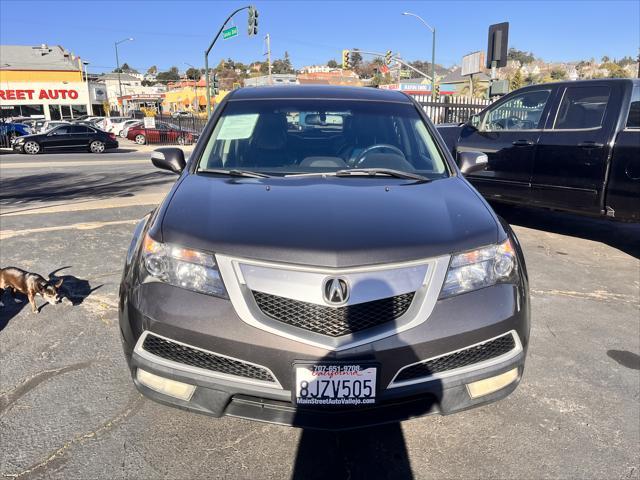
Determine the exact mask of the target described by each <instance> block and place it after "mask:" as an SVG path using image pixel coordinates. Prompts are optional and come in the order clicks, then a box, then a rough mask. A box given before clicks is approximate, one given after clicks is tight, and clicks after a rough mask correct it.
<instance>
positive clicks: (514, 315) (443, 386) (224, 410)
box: [120, 283, 529, 430]
mask: <svg viewBox="0 0 640 480" xmlns="http://www.w3.org/2000/svg"><path fill="white" fill-rule="evenodd" d="M525 290H526V289H525V287H524V286H522V285H519V286H515V285H506V284H504V285H495V286H492V287H488V288H485V289H482V290H478V291H475V292H470V293H467V294H464V295H459V296H457V297H452V298H448V299H445V300H440V301H438V302H437V303H436V306H435V308H434V310H433V312H432V313H431V315H430V316H429V318H428V320H427V321H425V322H424V323H422V324H421V325H419V326H417V327H415V328H412V329H410V330H407V331H405V332H401V333H399V334H397V335H392V336H389V337H386V338H383V339H380V340H376V341H373V342H371V343H368V344H363V345H358V346H355V347H353V348H348V349H346V350H340V351H327V350H325V349H322V348H319V347H316V346H311V345H307V344H303V343H301V342H296V341H294V340H291V339H287V338H284V337H281V336H278V335H275V334H272V333H269V332H265V331H262V330H259V329H256V328H254V327H252V326H250V325H247V324H246V323H245V322H243V321H242V320H241V319H240V318H239V317H238V316H237V314H236V312H235V311H234V309H233V307H232V305H231V302H229V301H227V300H222V299H218V298H214V297H209V296H206V295H200V294H195V293H193V292H188V291H186V290H182V289H179V288H175V287H171V286H168V285H165V284H159V283H155V284H145V285H138V286H137V287H134V288H133V289H132V291H130V292H126V291H125V294H124V295H123V297H122V298H121V310H120V320H121V330H122V335H123V347H124V350H125V354H126V356H127V360H128V363H129V366H130V369H131V374H132V376H133V379H134V383H135V385H136V387H137V388H138V390H139V391H140V392H142V393H143V394H144V395H146V396H148V397H149V398H152V399H154V400H156V401H158V402H159V403H163V404H166V405H171V406H174V407H178V408H182V409H186V410H191V411H196V412H200V413H205V414H209V415H213V416H216V417H220V416H222V415H230V416H236V417H242V418H248V419H253V420H259V421H266V422H271V423H277V424H283V425H293V426H298V427H305V428H319V429H332V430H336V429H348V428H357V427H363V426H369V425H375V424H381V423H387V422H395V421H400V420H405V419H409V418H414V417H418V416H422V415H428V414H433V413H440V414H450V413H454V412H457V411H461V410H466V409H468V408H473V407H477V406H480V405H484V404H486V403H490V402H493V401H496V400H499V399H501V398H504V397H506V396H507V395H509V394H510V393H511V392H512V391H513V390H515V388H516V387H517V385H518V383H519V382H520V379H521V377H522V373H523V369H524V362H525V356H526V349H527V344H528V338H529V304H528V295H527V294H526V291H525ZM185 305H189V307H188V312H186V311H185V308H184V306H185ZM143 312H144V313H143ZM143 332H153V333H154V334H157V335H160V336H163V337H165V338H168V339H172V340H176V341H178V342H182V343H184V344H186V345H191V346H194V347H196V348H199V349H204V350H207V351H210V352H215V353H217V354H220V355H227V356H229V357H234V358H238V359H242V360H244V361H246V362H251V363H254V364H257V365H262V366H264V367H266V368H268V369H269V371H270V372H272V373H273V375H274V377H275V378H276V379H277V385H264V384H255V383H253V384H252V383H251V382H238V381H236V380H234V379H233V378H225V377H224V376H212V375H208V374H206V372H205V373H204V374H203V372H201V371H198V370H197V369H189V368H184V367H182V366H180V365H174V364H171V363H170V362H169V363H167V362H163V361H159V359H154V357H153V356H149V355H144V354H142V355H141V352H140V349H139V348H134V347H136V344H138V347H139V343H140V342H139V339H140V337H141V335H142V334H143ZM507 332H513V334H514V335H515V336H516V338H517V342H518V346H519V349H518V351H517V352H514V354H513V355H509V356H506V357H501V358H504V360H501V361H497V362H490V364H487V363H481V364H477V365H476V366H474V365H471V366H470V367H466V368H464V369H461V370H457V371H455V370H454V371H453V372H451V373H452V374H451V375H442V376H433V377H430V378H429V379H427V380H426V381H416V382H408V383H403V384H401V385H398V386H392V382H393V380H394V377H395V376H396V374H397V373H398V371H400V370H401V369H402V368H403V367H406V366H407V365H410V364H413V363H416V362H421V361H423V360H426V359H430V358H433V357H437V356H440V355H445V354H447V353H450V352H454V351H457V350H460V349H465V348H467V347H469V346H471V345H474V344H477V343H481V342H485V341H487V340H488V339H492V338H494V337H498V336H501V335H504V334H505V333H507ZM297 361H314V362H335V361H350V362H354V363H357V362H362V361H374V362H376V363H377V364H378V365H379V369H380V376H379V382H378V392H377V401H376V404H375V405H372V406H366V407H365V406H358V407H340V408H336V407H332V408H327V407H304V408H303V407H297V406H296V405H295V404H294V403H293V402H292V395H291V391H292V388H293V376H294V375H293V365H294V362H297ZM138 368H140V369H143V370H146V371H148V372H151V373H153V374H156V375H159V376H161V377H164V378H169V379H173V380H176V381H180V382H184V383H188V384H191V385H196V389H195V392H194V393H193V395H192V396H191V398H190V399H189V400H188V401H185V400H179V399H177V398H173V397H170V396H168V395H164V394H161V393H158V392H156V391H154V390H151V389H150V388H148V387H146V386H144V385H142V384H141V383H140V382H139V381H138V380H137V378H136V372H137V369H138ZM513 369H516V370H517V377H516V378H515V380H514V381H512V382H511V383H509V384H508V385H506V386H505V387H504V388H501V389H500V390H497V391H495V392H493V393H489V394H487V395H483V396H481V397H477V398H472V397H471V396H470V394H469V391H468V388H467V384H469V383H471V382H475V381H478V380H482V379H486V378H489V377H493V376H496V375H500V374H502V373H505V372H509V371H511V370H513Z"/></svg>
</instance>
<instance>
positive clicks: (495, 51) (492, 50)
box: [487, 22, 509, 68]
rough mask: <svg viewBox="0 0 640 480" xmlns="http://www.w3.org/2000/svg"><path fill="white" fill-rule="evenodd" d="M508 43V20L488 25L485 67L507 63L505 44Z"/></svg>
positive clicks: (503, 65)
mask: <svg viewBox="0 0 640 480" xmlns="http://www.w3.org/2000/svg"><path fill="white" fill-rule="evenodd" d="M508 43H509V22H502V23H496V24H494V25H489V42H488V45H487V68H492V63H493V62H495V66H496V68H501V67H505V66H506V65H507V45H508Z"/></svg>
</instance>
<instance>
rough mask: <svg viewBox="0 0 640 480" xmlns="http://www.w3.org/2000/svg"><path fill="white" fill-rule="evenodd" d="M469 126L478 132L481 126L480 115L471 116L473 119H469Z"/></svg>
mask: <svg viewBox="0 0 640 480" xmlns="http://www.w3.org/2000/svg"><path fill="white" fill-rule="evenodd" d="M467 124H468V125H469V126H471V127H473V128H475V129H476V130H477V129H478V127H479V126H480V115H478V114H475V115H471V118H470V119H469V122H467Z"/></svg>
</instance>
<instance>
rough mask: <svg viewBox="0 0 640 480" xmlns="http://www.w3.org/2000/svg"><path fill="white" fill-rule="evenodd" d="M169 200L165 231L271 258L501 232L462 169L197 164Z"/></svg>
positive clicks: (460, 247) (412, 253)
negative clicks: (286, 169)
mask: <svg viewBox="0 0 640 480" xmlns="http://www.w3.org/2000/svg"><path fill="white" fill-rule="evenodd" d="M167 202H169V203H168V205H166V206H165V208H163V213H164V215H162V216H161V217H160V218H159V221H160V222H159V223H157V224H156V225H155V226H154V228H153V229H152V235H154V236H156V238H157V237H161V238H158V239H159V240H161V241H163V242H169V243H175V244H178V245H182V246H185V247H190V248H195V249H200V250H206V251H212V252H216V253H224V254H228V255H233V256H239V257H245V258H254V259H260V260H267V261H276V262H289V263H297V264H305V265H315V266H324V267H350V266H356V265H371V264H378V263H389V262H400V261H406V260H415V259H422V258H429V257H435V256H439V255H443V254H449V253H452V252H459V251H464V250H469V249H473V248H476V247H479V246H482V245H487V244H491V243H495V242H496V241H497V240H498V239H499V227H498V223H497V221H496V218H495V217H494V215H493V214H492V212H491V211H490V210H489V208H488V207H487V205H486V204H485V202H484V201H483V200H481V198H480V197H479V195H478V194H477V193H476V192H475V191H474V190H473V189H472V187H471V186H470V185H469V184H468V183H467V182H466V181H465V180H463V179H461V178H459V177H451V178H445V179H440V180H436V181H433V182H429V183H417V182H413V181H407V180H398V179H392V178H381V177H377V178H362V177H356V178H352V177H350V178H336V177H327V178H322V177H311V178H310V177H306V178H304V177H300V178H292V177H289V178H268V179H253V178H228V177H218V176H208V175H193V174H189V175H187V176H186V177H185V178H183V179H182V180H181V183H180V185H179V186H178V187H177V188H176V189H175V191H174V194H173V196H172V197H171V198H170V200H169V199H167ZM159 229H160V230H161V232H158V230H159ZM501 236H502V235H501Z"/></svg>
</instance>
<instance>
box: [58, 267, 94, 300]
mask: <svg viewBox="0 0 640 480" xmlns="http://www.w3.org/2000/svg"><path fill="white" fill-rule="evenodd" d="M67 268H71V266H70V265H69V266H66V267H60V268H58V269H57V270H54V271H53V272H51V273H50V274H49V281H51V282H55V281H58V280H62V286H61V287H60V294H61V295H60V296H61V297H63V298H66V299H67V300H68V301H69V302H71V304H72V305H73V306H77V305H80V304H82V302H84V300H85V298H87V297H88V296H89V295H91V294H92V293H93V292H95V291H96V290H98V289H99V288H100V287H102V284H100V285H98V286H97V287H91V284H90V283H89V281H88V280H83V279H82V278H78V277H76V276H74V275H59V272H61V271H62V270H66V269H67ZM63 301H64V300H63Z"/></svg>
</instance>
